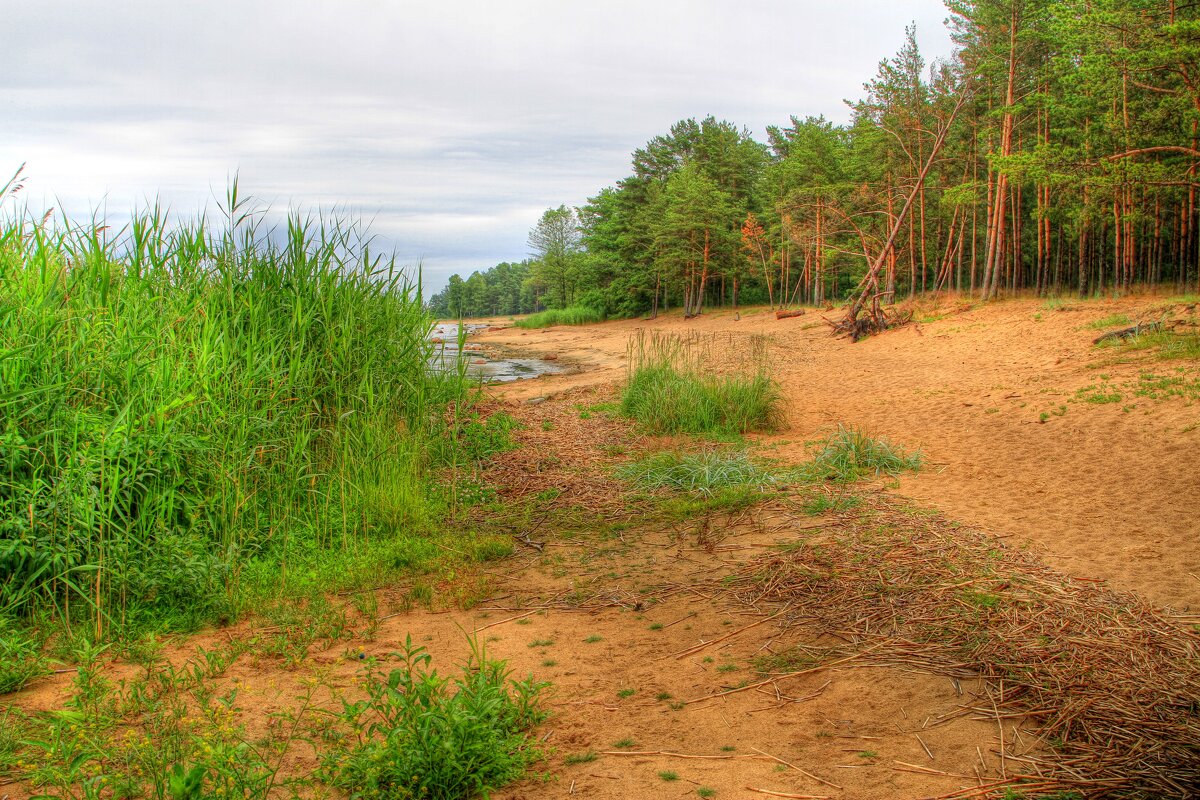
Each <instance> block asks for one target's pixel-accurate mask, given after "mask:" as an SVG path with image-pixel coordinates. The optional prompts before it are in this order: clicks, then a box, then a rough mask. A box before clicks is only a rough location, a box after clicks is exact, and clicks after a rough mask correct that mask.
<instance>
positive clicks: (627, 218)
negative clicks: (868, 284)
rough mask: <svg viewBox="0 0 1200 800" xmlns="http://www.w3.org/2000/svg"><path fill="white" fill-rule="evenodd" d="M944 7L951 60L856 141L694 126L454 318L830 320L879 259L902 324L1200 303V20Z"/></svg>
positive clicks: (804, 123)
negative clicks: (1152, 294)
mask: <svg viewBox="0 0 1200 800" xmlns="http://www.w3.org/2000/svg"><path fill="white" fill-rule="evenodd" d="M947 7H948V9H949V11H950V25H951V31H952V34H953V37H954V41H955V42H956V44H957V50H956V52H955V54H954V55H953V56H952V57H951V58H950V59H949V60H947V61H945V62H936V63H934V64H933V65H932V66H931V67H928V68H927V65H926V62H925V59H924V58H923V57H922V55H921V53H920V50H919V48H918V46H917V42H916V35H915V30H914V29H912V28H909V29H908V30H907V31H906V35H905V39H904V43H903V46H902V47H901V48H900V50H899V52H898V53H897V54H896V55H895V56H893V57H891V58H888V59H885V60H884V61H882V62H881V63H880V65H879V69H878V72H877V73H876V75H875V76H874V77H873V78H872V79H871V80H870V81H869V82H867V83H866V84H865V85H864V96H863V97H862V98H861V99H860V100H858V101H857V102H854V103H852V116H851V120H850V122H849V123H848V124H846V125H835V124H832V123H831V122H829V121H827V120H826V119H824V118H823V117H808V118H805V119H799V118H797V117H792V118H791V120H790V122H789V123H788V124H787V125H784V126H776V127H770V128H768V129H767V137H766V141H765V142H759V141H756V140H755V139H754V138H753V137H752V136H751V135H750V133H749V131H748V130H746V129H745V128H739V127H738V126H736V125H735V124H733V123H731V122H727V121H719V120H716V119H714V118H713V117H708V118H705V119H703V120H700V121H697V120H695V119H687V120H683V121H681V122H679V123H677V124H675V125H673V126H672V127H671V129H670V130H669V131H668V132H667V133H666V134H663V135H661V136H656V137H655V138H654V139H652V140H651V141H649V142H648V143H647V144H646V145H645V147H642V148H640V149H638V150H636V151H635V152H634V153H633V158H632V174H630V175H629V176H627V177H626V178H624V179H622V180H620V181H618V182H617V183H616V185H614V186H610V187H607V188H604V189H602V190H601V191H600V192H599V193H598V194H597V195H596V196H594V197H592V198H590V199H589V200H588V201H587V203H586V204H584V205H583V206H581V207H579V208H576V209H570V208H566V207H564V206H560V207H559V208H557V209H551V210H549V211H547V212H546V213H545V215H543V217H542V219H541V220H540V221H539V222H538V224H537V225H536V226H535V228H534V229H533V231H532V232H531V234H530V255H531V258H530V260H529V261H526V262H522V264H521V265H505V264H501V265H499V266H497V267H495V268H493V269H492V270H488V271H487V272H485V273H475V274H474V275H472V276H471V278H469V279H468V280H467V281H462V280H461V279H459V280H458V281H457V282H454V281H453V279H452V285H451V287H448V288H447V289H446V291H445V292H442V293H440V294H439V295H436V296H435V297H434V298H433V301H432V304H433V306H434V308H435V310H436V311H437V312H438V313H441V314H451V315H457V314H459V313H461V314H462V315H463V316H475V315H480V314H491V313H502V314H507V313H522V312H524V311H533V310H537V309H540V308H543V307H547V308H558V307H565V306H569V305H589V306H591V307H594V308H597V309H600V310H602V311H604V312H606V313H608V314H610V315H625V316H628V315H634V314H644V313H650V314H654V313H656V312H657V311H658V310H660V309H663V308H668V307H678V308H681V309H682V310H683V311H684V313H685V315H694V314H699V313H701V311H702V310H703V309H704V308H705V307H707V306H711V305H714V304H715V305H732V306H736V305H737V304H739V303H767V304H770V305H772V306H780V305H790V304H794V303H816V304H819V303H822V302H825V301H827V300H828V301H834V300H841V299H843V298H845V297H846V296H847V295H848V294H849V293H850V292H851V291H853V290H854V288H855V287H856V286H857V285H858V283H859V281H860V280H861V279H862V277H863V275H864V273H865V272H866V270H867V268H868V265H869V264H870V263H871V262H872V261H873V260H875V259H876V257H877V256H882V257H883V258H884V269H883V272H882V273H881V277H882V279H881V280H880V292H881V293H882V294H883V295H885V300H887V301H892V300H896V299H900V298H904V297H908V296H912V295H914V294H917V293H920V292H929V291H941V290H948V289H950V290H955V291H959V292H965V293H970V294H972V295H975V296H978V297H980V298H983V299H987V298H992V297H996V296H998V295H1001V294H1006V293H1013V292H1017V291H1023V290H1025V291H1034V292H1037V293H1039V294H1046V293H1055V292H1060V291H1067V290H1071V291H1077V292H1079V293H1085V294H1086V293H1097V292H1102V291H1124V290H1128V289H1130V288H1131V287H1133V286H1134V285H1135V284H1160V283H1161V284H1171V285H1173V286H1175V287H1176V288H1177V289H1178V290H1180V291H1183V290H1185V289H1187V288H1188V287H1192V288H1197V289H1200V207H1198V203H1197V189H1198V188H1200V180H1198V177H1197V168H1198V167H1200V4H1191V3H1181V2H1178V0H947ZM963 97H965V98H966V99H965V103H964V104H963V105H962V107H961V109H960V110H959V112H958V114H957V115H956V116H955V117H954V122H953V124H952V125H950V127H949V130H948V132H947V135H946V140H945V144H944V146H943V147H942V148H941V150H940V151H939V152H938V153H937V158H936V159H935V160H934V161H933V163H932V167H931V168H930V170H929V172H928V174H927V175H926V176H925V177H924V179H923V180H922V179H921V177H920V176H921V173H922V167H923V166H924V165H925V163H926V161H927V160H928V158H929V155H930V153H931V151H932V146H933V142H934V141H935V139H936V136H937V132H938V130H939V128H941V127H943V126H944V125H946V124H947V122H948V120H949V119H950V111H951V109H952V108H954V107H955V106H956V105H957V104H958V101H959V99H960V98H963ZM910 195H913V196H914V202H913V203H912V205H911V213H909V214H907V215H905V216H904V217H903V219H900V218H899V216H898V215H899V214H900V211H901V208H902V207H903V206H904V204H905V201H906V199H907V198H908V197H909V196H910ZM898 219H900V222H901V228H900V231H899V234H898V235H897V236H896V237H894V239H893V240H892V244H891V246H890V247H889V248H888V249H887V252H886V253H884V252H883V248H884V246H885V243H886V241H887V239H888V234H889V232H890V231H891V230H892V229H893V227H894V223H895V222H896V221H897V220H898ZM516 267H520V268H521V269H522V270H523V274H522V277H521V278H520V279H519V286H516V288H513V287H512V286H510V283H511V281H512V277H513V276H512V274H511V273H512V272H513V271H514V270H513V269H506V270H505V271H504V277H503V278H501V276H500V275H496V276H493V275H492V273H494V272H496V271H497V270H501V268H516ZM477 276H479V279H478V280H477V281H476V278H477ZM472 281H476V288H475V289H474V290H472V289H469V288H468V284H470V283H471V282H472ZM493 286H496V287H499V286H505V287H508V288H505V289H503V290H501V289H499V288H497V289H495V290H494V291H493V290H492V289H491V287H493ZM451 301H453V304H452V302H451Z"/></svg>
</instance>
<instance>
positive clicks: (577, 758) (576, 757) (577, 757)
mask: <svg viewBox="0 0 1200 800" xmlns="http://www.w3.org/2000/svg"><path fill="white" fill-rule="evenodd" d="M597 758H598V756H597V755H596V751H594V750H588V751H587V752H586V753H572V754H571V755H569V756H567V757H566V758H564V759H563V763H564V764H566V765H567V766H568V767H569V766H571V765H573V764H588V763H591V762H592V761H595V760H596V759H597Z"/></svg>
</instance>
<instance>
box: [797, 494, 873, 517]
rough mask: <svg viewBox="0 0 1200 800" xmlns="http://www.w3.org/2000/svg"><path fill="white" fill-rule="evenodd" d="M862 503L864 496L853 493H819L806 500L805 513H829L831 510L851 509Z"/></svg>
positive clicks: (813, 514) (817, 514) (816, 514)
mask: <svg viewBox="0 0 1200 800" xmlns="http://www.w3.org/2000/svg"><path fill="white" fill-rule="evenodd" d="M861 504H862V498H861V497H857V496H855V495H852V494H848V495H827V494H819V495H817V496H815V497H813V498H810V499H809V500H806V501H804V506H803V508H804V513H805V514H811V515H812V516H814V517H816V516H820V515H821V514H828V513H829V512H831V511H849V510H850V509H852V508H857V507H858V506H859V505H861Z"/></svg>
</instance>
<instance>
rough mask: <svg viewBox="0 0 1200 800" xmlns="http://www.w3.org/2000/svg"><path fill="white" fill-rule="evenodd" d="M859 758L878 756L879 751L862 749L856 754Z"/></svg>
mask: <svg viewBox="0 0 1200 800" xmlns="http://www.w3.org/2000/svg"><path fill="white" fill-rule="evenodd" d="M858 757H859V758H879V753H876V752H875V751H874V750H863V751H862V752H860V753H859V754H858Z"/></svg>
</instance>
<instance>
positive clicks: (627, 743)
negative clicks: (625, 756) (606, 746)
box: [612, 739, 638, 750]
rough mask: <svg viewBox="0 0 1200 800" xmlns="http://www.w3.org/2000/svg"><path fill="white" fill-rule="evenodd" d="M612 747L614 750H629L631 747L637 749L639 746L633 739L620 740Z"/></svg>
mask: <svg viewBox="0 0 1200 800" xmlns="http://www.w3.org/2000/svg"><path fill="white" fill-rule="evenodd" d="M612 746H613V749H614V750H628V749H630V748H631V747H637V746H638V744H637V742H635V741H634V740H633V739H618V740H617V741H615V742H613V745H612Z"/></svg>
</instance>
